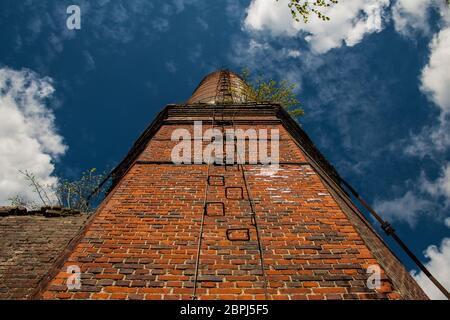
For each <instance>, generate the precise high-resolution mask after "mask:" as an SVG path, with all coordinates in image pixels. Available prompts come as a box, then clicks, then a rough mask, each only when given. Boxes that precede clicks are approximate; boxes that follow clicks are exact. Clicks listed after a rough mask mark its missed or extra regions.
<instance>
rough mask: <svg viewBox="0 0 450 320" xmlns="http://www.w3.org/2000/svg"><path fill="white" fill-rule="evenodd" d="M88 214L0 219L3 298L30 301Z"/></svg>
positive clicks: (0, 273)
mask: <svg viewBox="0 0 450 320" xmlns="http://www.w3.org/2000/svg"><path fill="white" fill-rule="evenodd" d="M86 220H87V215H72V216H67V217H52V218H46V217H44V216H43V215H23V216H14V215H11V216H6V217H0V239H1V240H0V299H29V298H30V297H31V295H32V294H33V292H34V291H35V290H36V288H37V286H38V284H39V282H40V281H41V279H42V278H43V277H44V276H45V275H46V274H47V272H49V270H50V269H51V267H52V265H53V263H54V262H55V260H56V259H57V258H58V257H59V255H60V254H61V253H62V251H63V250H64V249H65V247H66V246H67V244H68V243H69V241H70V240H71V239H72V238H73V237H74V236H75V235H76V234H77V233H78V232H79V231H80V229H81V228H82V227H83V226H84V224H85V222H86Z"/></svg>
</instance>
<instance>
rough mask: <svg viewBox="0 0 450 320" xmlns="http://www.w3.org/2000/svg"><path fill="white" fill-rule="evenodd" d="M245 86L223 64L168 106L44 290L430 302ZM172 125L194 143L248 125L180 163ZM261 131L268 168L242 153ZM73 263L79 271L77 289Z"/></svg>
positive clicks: (65, 295) (293, 130) (292, 134)
mask: <svg viewBox="0 0 450 320" xmlns="http://www.w3.org/2000/svg"><path fill="white" fill-rule="evenodd" d="M250 92H251V91H250V90H249V88H248V85H247V84H246V83H245V82H244V81H243V80H242V79H241V78H240V77H239V76H238V75H236V74H234V73H233V72H231V71H228V70H220V71H216V72H214V73H212V74H210V75H208V76H206V77H205V78H204V79H203V80H202V82H201V83H200V85H199V86H198V88H197V89H196V90H195V92H194V93H193V95H192V97H191V98H190V99H189V100H188V101H187V103H186V104H180V105H169V106H167V107H165V108H164V109H163V110H162V111H161V112H160V113H159V115H158V116H157V117H156V119H155V120H154V121H153V122H152V123H151V124H150V125H149V126H148V128H147V129H146V130H145V131H144V132H143V133H142V135H141V136H140V137H139V138H138V140H137V141H136V142H135V144H134V145H133V147H132V148H131V150H130V151H129V153H128V155H127V156H126V157H125V158H124V160H123V161H122V162H121V163H120V164H119V165H118V166H117V167H116V169H115V170H114V172H113V183H112V187H111V190H110V192H109V194H108V196H107V197H106V199H105V200H104V201H103V203H102V204H101V206H100V207H99V208H98V210H97V211H96V213H95V216H94V217H93V218H92V220H91V222H90V224H89V225H88V226H87V227H86V229H85V231H84V235H83V236H82V237H80V238H81V240H80V241H79V243H78V244H77V245H76V246H74V249H73V250H71V251H70V252H68V254H67V257H66V259H65V263H64V265H61V266H59V271H58V272H57V273H54V274H53V275H52V277H50V281H49V282H48V284H47V286H46V289H45V290H44V291H43V292H41V293H40V297H42V298H44V299H55V298H57V299H77V298H83V299H150V300H153V299H304V300H305V299H307V300H323V299H426V296H425V294H424V293H423V291H422V290H421V289H420V288H419V287H418V285H417V284H416V283H415V281H414V280H413V279H412V278H411V276H410V275H409V273H408V272H407V270H406V269H405V268H404V266H403V265H402V264H401V263H400V262H399V260H398V259H397V258H396V257H395V255H394V254H393V253H392V252H391V251H390V250H389V248H388V247H387V246H386V244H385V243H384V242H383V240H382V239H381V238H380V237H379V235H378V234H377V233H376V231H375V230H374V229H373V228H372V227H371V226H370V224H369V223H368V221H367V220H366V219H365V218H364V216H363V215H362V214H361V212H360V211H359V210H358V208H357V207H356V206H355V204H354V203H353V202H352V199H351V198H350V197H349V196H348V195H347V194H346V193H345V192H344V191H343V190H342V189H341V187H340V185H339V175H338V173H337V172H336V170H335V169H334V168H333V166H331V165H330V164H329V163H328V161H327V160H326V159H325V158H324V157H323V156H322V154H321V153H320V152H319V151H318V149H317V148H316V147H315V146H314V144H313V143H312V142H311V140H310V139H309V138H308V136H307V134H306V133H305V132H304V131H303V130H302V128H301V127H300V126H299V125H298V124H297V123H296V122H295V121H294V120H293V119H292V118H291V117H290V116H289V115H288V113H287V112H286V111H285V110H284V109H283V108H282V107H281V106H280V105H277V104H276V103H270V102H267V103H257V102H254V101H252V100H253V99H252V98H251V94H250ZM199 124H201V129H200V128H199V126H198V125H199ZM177 129H178V132H183V133H184V135H185V136H187V137H188V139H189V140H188V145H190V146H193V148H194V146H195V145H197V146H198V145H200V146H201V147H202V151H204V150H206V148H207V147H208V145H211V143H212V142H215V143H219V142H221V141H223V140H226V138H228V136H227V134H228V132H231V130H233V131H236V130H237V129H241V130H243V131H244V132H247V133H248V135H246V136H245V135H244V136H240V137H238V136H236V135H235V136H234V137H233V139H232V140H231V141H232V148H231V149H227V148H226V146H228V145H226V146H224V147H223V149H222V150H223V154H222V153H220V152H218V151H217V149H214V150H215V153H214V156H213V160H211V159H209V160H208V159H206V160H205V158H204V157H203V158H202V155H203V156H204V155H205V154H204V153H203V154H202V155H200V157H197V159H194V157H195V152H194V151H193V152H192V154H190V156H189V160H192V161H185V162H184V163H174V161H173V154H174V152H173V151H174V149H175V148H176V147H177V145H179V144H180V140H179V139H178V138H177V139H175V141H174V139H172V138H173V133H174V132H176V130H177ZM180 129H181V131H180ZM211 129H214V130H216V131H213V133H214V132H220V137H218V136H217V135H216V134H215V133H214V134H213V136H214V137H213V138H212V137H211V136H208V134H207V132H208V130H210V132H211ZM196 130H197V131H199V130H200V131H199V132H200V138H199V139H198V138H197V137H198V133H199V132H197V135H196V132H195V131H196ZM217 130H218V131H217ZM227 130H228V131H227ZM247 130H250V131H247ZM252 130H253V131H252ZM264 130H266V131H267V132H268V134H267V135H265V136H264V135H263V136H262V137H261V136H258V144H257V146H258V148H260V147H261V144H259V143H261V142H263V143H267V144H268V149H269V150H272V151H271V155H273V154H272V152H273V150H274V149H271V147H272V146H273V145H274V143H275V142H276V143H277V144H278V146H279V148H278V151H279V159H278V160H279V161H277V164H276V166H275V167H274V165H273V163H272V165H268V164H267V163H265V162H264V161H261V159H257V161H250V158H251V155H252V152H253V153H255V150H254V149H252V147H251V143H252V140H254V137H253V136H252V135H251V134H250V133H249V132H256V133H260V132H264ZM273 132H278V138H277V139H275V138H274V136H273V135H271V133H273ZM205 135H206V137H205ZM222 138H223V139H222ZM227 141H229V140H227ZM239 144H241V146H244V153H243V154H242V153H240V154H239V152H238V151H236V150H238V149H237V148H236V145H239ZM224 145H225V144H224ZM260 151H261V150H260V149H258V151H257V153H259V152H260ZM238 155H239V156H238ZM242 155H243V156H244V158H245V159H242V157H241V156H242ZM197 156H198V155H197ZM231 158H233V159H232V160H231V161H226V160H228V159H231ZM224 159H225V160H224ZM194 160H196V161H194ZM222 160H223V161H222ZM186 162H187V163H186ZM71 266H77V267H79V268H80V271H81V274H80V279H81V287H80V288H78V289H74V290H69V289H68V288H67V286H66V283H67V281H68V279H71V280H69V282H70V281H72V280H73V276H74V275H73V274H68V273H67V268H68V267H71ZM377 275H379V278H376V276H377ZM75 276H77V275H75ZM374 277H375V278H374ZM374 279H375V280H377V279H379V283H376V281H375V282H373V281H374ZM372 283H375V284H376V285H375V286H373V285H372Z"/></svg>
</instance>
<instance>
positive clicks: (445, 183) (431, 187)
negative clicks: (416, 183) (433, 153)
mask: <svg viewBox="0 0 450 320" xmlns="http://www.w3.org/2000/svg"><path fill="white" fill-rule="evenodd" d="M420 185H421V189H422V190H423V191H425V192H427V193H429V194H430V195H431V196H433V197H435V198H437V197H440V196H444V197H446V198H447V202H448V203H450V163H447V165H445V166H444V167H443V169H442V172H441V175H440V177H439V178H437V179H436V180H435V181H433V182H430V181H429V180H428V179H426V178H424V177H422V179H421V183H420Z"/></svg>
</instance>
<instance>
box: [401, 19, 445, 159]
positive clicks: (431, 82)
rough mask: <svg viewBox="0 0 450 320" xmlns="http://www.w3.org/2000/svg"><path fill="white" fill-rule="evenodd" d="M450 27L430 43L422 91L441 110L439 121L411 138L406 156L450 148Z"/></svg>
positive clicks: (422, 77) (422, 76) (422, 78)
mask: <svg viewBox="0 0 450 320" xmlns="http://www.w3.org/2000/svg"><path fill="white" fill-rule="evenodd" d="M449 57H450V27H449V26H447V27H445V28H443V29H442V30H441V31H439V32H438V33H437V34H436V35H435V36H434V38H433V40H432V41H431V44H430V59H429V62H428V64H427V65H426V66H425V67H424V69H423V71H422V75H421V90H422V91H423V92H424V93H425V94H426V95H427V96H428V97H429V99H430V100H431V101H432V102H433V103H434V105H435V106H437V107H438V111H439V117H438V119H436V121H435V122H434V123H433V124H432V125H429V126H426V127H425V128H423V130H422V131H421V132H420V133H419V134H416V135H414V136H413V137H412V143H411V145H408V146H407V147H406V148H405V151H406V153H407V154H411V155H419V156H424V155H427V154H431V153H432V152H436V151H437V152H443V151H446V150H447V149H448V147H449V146H450V90H449V89H448V88H450V73H449V72H448V70H450V59H449Z"/></svg>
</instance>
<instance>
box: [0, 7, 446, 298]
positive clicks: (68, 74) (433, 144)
mask: <svg viewBox="0 0 450 320" xmlns="http://www.w3.org/2000/svg"><path fill="white" fill-rule="evenodd" d="M442 3H443V1H439V0H433V1H432V0H341V1H340V3H339V4H338V5H337V6H335V7H334V8H331V9H330V11H329V12H328V15H329V16H330V18H331V21H330V22H326V23H324V22H320V21H318V20H317V19H312V20H311V21H310V22H309V23H308V24H307V25H305V24H303V23H294V22H293V21H292V19H290V16H289V11H288V10H287V6H286V1H283V0H280V1H279V2H276V1H275V0H273V1H271V0H253V1H250V0H245V1H244V0H220V1H205V0H168V1H144V0H127V1H125V0H114V1H113V0H98V1H75V0H71V1H43V0H39V1H32V0H22V1H15V0H3V1H2V2H1V3H0V30H1V31H0V43H1V46H0V152H1V153H2V154H0V164H1V166H0V167H1V169H0V204H2V203H6V202H7V199H8V197H10V196H11V195H13V194H17V193H21V194H23V195H25V196H28V197H33V195H32V193H31V192H30V190H29V189H28V188H27V185H26V183H25V182H24V181H23V180H22V178H21V177H20V176H19V175H17V170H18V169H30V170H33V171H34V172H35V173H36V174H37V175H38V176H39V177H40V178H41V180H42V181H43V182H45V183H54V182H55V181H56V180H57V179H58V177H68V178H70V177H76V176H77V175H78V174H79V173H80V172H81V171H83V170H85V169H88V168H91V167H96V168H99V169H100V170H103V169H107V168H112V167H114V166H115V165H116V164H117V163H118V161H120V160H121V159H122V157H123V156H124V155H125V154H126V152H127V151H128V149H129V148H130V147H131V144H132V143H133V142H134V140H135V139H136V138H137V137H138V135H139V134H140V132H141V131H142V130H143V129H144V128H145V127H146V125H147V124H148V123H149V122H150V121H151V120H152V119H153V117H154V116H155V114H156V113H157V112H158V111H159V110H161V108H163V107H164V106H165V105H166V104H168V103H176V102H183V101H185V100H186V99H187V98H188V97H189V95H190V94H191V92H192V90H193V89H194V88H195V86H196V85H197V84H198V82H199V81H200V80H201V78H202V77H203V76H204V75H206V74H207V73H209V72H211V71H213V70H215V69H218V68H223V67H228V68H231V69H233V70H236V71H240V70H242V68H243V67H248V68H250V69H251V70H252V71H253V73H255V74H263V75H265V76H266V77H268V78H275V79H288V80H290V81H292V82H295V83H296V84H297V85H298V87H297V93H298V97H299V99H300V100H301V101H302V104H303V108H304V109H305V112H306V116H305V117H303V118H302V119H301V123H302V125H303V127H304V129H305V130H306V131H307V132H308V134H309V135H310V136H311V138H312V139H313V140H314V141H315V142H316V144H317V146H318V147H319V149H320V150H321V151H322V152H323V153H324V154H325V155H326V157H327V158H328V159H329V160H330V161H331V162H332V163H333V164H334V165H335V167H336V168H337V169H338V171H339V172H340V174H341V175H342V176H343V177H344V178H345V179H347V180H348V181H350V182H351V183H352V184H353V185H354V186H355V187H356V188H357V189H358V191H359V192H360V193H361V194H362V195H363V196H364V197H365V198H366V199H367V200H368V201H369V202H370V203H371V204H373V205H374V206H375V208H377V209H378V210H379V211H380V212H381V213H382V214H383V215H384V217H385V218H386V219H388V220H390V221H392V222H393V224H394V226H395V227H396V229H397V230H398V233H399V234H400V235H401V236H402V237H403V238H404V239H405V241H406V242H407V243H408V244H409V245H410V246H411V248H412V249H413V250H414V252H416V253H417V254H418V255H419V256H420V258H421V259H422V261H423V262H424V263H427V265H428V267H429V268H430V269H431V270H432V272H433V273H435V274H436V275H437V277H438V278H439V279H440V280H441V281H442V282H444V283H445V284H446V285H447V287H450V270H449V269H450V234H449V233H450V232H449V228H450V213H449V208H450V130H449V129H450V121H449V113H450V93H449V90H448V89H449V86H450V76H449V74H448V73H449V72H448V70H450V62H449V61H450V27H449V25H450V18H449V16H450V14H449V12H448V11H449V9H448V7H445V6H443V5H442ZM72 4H75V5H79V6H80V8H81V30H68V29H67V27H66V19H67V17H68V15H67V14H66V8H67V7H68V6H69V5H72ZM392 248H393V249H394V251H395V252H396V253H398V255H399V256H400V257H401V258H403V261H405V263H406V265H407V267H408V268H409V269H410V270H411V269H414V265H413V264H411V263H410V261H409V260H408V259H407V258H406V257H404V255H403V254H401V252H400V251H399V250H398V248H397V247H396V245H395V244H392ZM416 278H417V279H418V281H419V282H420V283H421V285H422V286H424V287H425V288H426V290H427V292H428V293H429V294H430V295H432V296H433V297H439V295H438V293H436V292H435V291H433V289H432V287H431V285H429V284H428V283H427V282H426V280H425V279H424V277H423V275H421V274H418V275H416Z"/></svg>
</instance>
